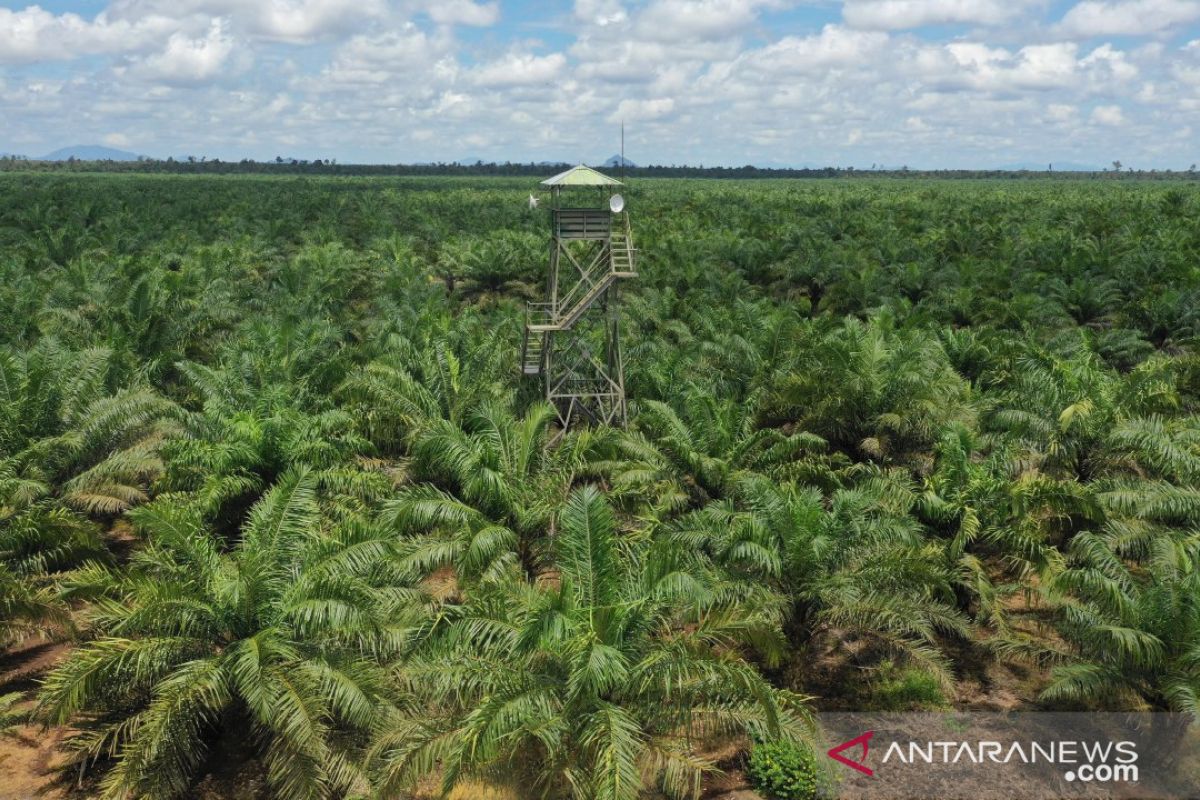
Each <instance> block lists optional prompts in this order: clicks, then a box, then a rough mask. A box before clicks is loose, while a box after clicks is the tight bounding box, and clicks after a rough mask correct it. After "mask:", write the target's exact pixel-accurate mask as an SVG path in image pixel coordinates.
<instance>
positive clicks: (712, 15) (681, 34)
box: [636, 0, 779, 41]
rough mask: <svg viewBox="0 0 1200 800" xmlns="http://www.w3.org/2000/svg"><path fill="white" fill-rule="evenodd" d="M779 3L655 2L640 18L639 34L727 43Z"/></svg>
mask: <svg viewBox="0 0 1200 800" xmlns="http://www.w3.org/2000/svg"><path fill="white" fill-rule="evenodd" d="M778 5H779V2H778V0H651V2H650V4H649V5H648V6H646V9H645V10H644V11H643V12H642V13H641V14H640V15H639V16H638V18H637V23H636V28H637V31H638V33H639V34H640V35H641V36H643V37H645V38H647V39H651V40H655V41H677V40H687V39H724V38H728V37H730V36H734V35H736V34H737V33H738V32H739V31H740V30H742V29H744V28H746V27H747V26H749V25H750V24H751V23H753V22H754V21H755V19H757V17H758V12H759V11H760V10H761V9H763V8H771V7H775V6H778Z"/></svg>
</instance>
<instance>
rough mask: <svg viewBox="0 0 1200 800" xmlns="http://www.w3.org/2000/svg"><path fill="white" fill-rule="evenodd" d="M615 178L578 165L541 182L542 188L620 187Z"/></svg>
mask: <svg viewBox="0 0 1200 800" xmlns="http://www.w3.org/2000/svg"><path fill="white" fill-rule="evenodd" d="M620 185H621V182H620V181H619V180H617V179H616V178H610V177H608V176H607V175H605V174H604V173H602V172H597V171H596V170H594V169H592V168H591V167H585V166H584V165H583V164H580V165H579V166H577V167H571V168H570V169H569V170H567V171H566V172H560V173H558V174H557V175H555V176H554V177H552V178H546V180H544V181H542V186H620Z"/></svg>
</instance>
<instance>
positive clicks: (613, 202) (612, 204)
mask: <svg viewBox="0 0 1200 800" xmlns="http://www.w3.org/2000/svg"><path fill="white" fill-rule="evenodd" d="M608 207H609V208H610V209H611V210H612V213H614V214H620V213H621V212H622V211H623V210H624V209H625V198H624V197H621V195H619V194H614V195H613V196H612V197H610V198H608Z"/></svg>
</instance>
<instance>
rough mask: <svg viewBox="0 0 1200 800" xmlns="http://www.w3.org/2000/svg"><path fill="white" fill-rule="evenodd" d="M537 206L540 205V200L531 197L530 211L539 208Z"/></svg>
mask: <svg viewBox="0 0 1200 800" xmlns="http://www.w3.org/2000/svg"><path fill="white" fill-rule="evenodd" d="M537 204H538V199H537V198H536V197H534V196H533V195H529V208H530V209H534V208H537Z"/></svg>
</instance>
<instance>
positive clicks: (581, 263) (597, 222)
mask: <svg viewBox="0 0 1200 800" xmlns="http://www.w3.org/2000/svg"><path fill="white" fill-rule="evenodd" d="M541 185H542V186H545V187H547V188H549V190H550V273H549V276H548V280H547V284H546V300H545V302H541V303H530V304H529V305H528V307H527V308H526V313H525V338H524V344H523V346H522V348H521V372H522V374H524V375H541V376H542V378H543V381H544V385H545V394H546V400H547V402H549V403H551V404H553V405H554V408H555V409H556V410H557V412H558V420H559V423H560V424H561V425H562V427H563V429H564V430H565V429H567V428H569V427H571V425H573V424H577V423H580V422H583V423H589V424H601V423H603V424H607V425H624V424H625V421H626V408H625V373H624V366H623V364H622V362H621V339H620V323H621V303H620V295H619V292H618V286H619V280H620V279H623V278H635V277H637V272H636V271H635V264H634V255H635V252H636V251H635V250H634V247H633V238H632V235H631V232H630V227H629V215H628V214H627V213H626V212H625V201H624V199H623V198H622V197H621V195H619V194H615V193H614V192H615V190H616V188H617V187H619V186H621V182H620V181H618V180H615V179H614V178H610V177H608V176H607V175H603V174H601V173H600V172H597V171H596V170H594V169H592V168H591V167H585V166H583V165H580V166H578V167H572V168H571V169H569V170H567V171H566V172H562V173H559V174H558V175H555V176H554V177H552V178H547V179H546V180H544V181H542V184H541Z"/></svg>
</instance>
